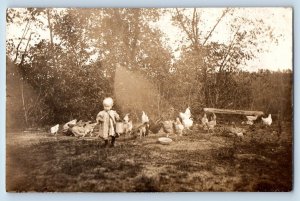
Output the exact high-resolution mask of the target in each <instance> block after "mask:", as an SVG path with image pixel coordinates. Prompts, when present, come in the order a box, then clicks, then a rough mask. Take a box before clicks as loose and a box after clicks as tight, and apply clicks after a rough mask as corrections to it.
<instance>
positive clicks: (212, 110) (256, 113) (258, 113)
mask: <svg viewBox="0 0 300 201" xmlns="http://www.w3.org/2000/svg"><path fill="white" fill-rule="evenodd" d="M203 110H204V112H210V113H217V114H240V115H245V116H248V115H249V116H250V115H253V116H262V115H264V112H262V111H246V110H229V109H217V108H203Z"/></svg>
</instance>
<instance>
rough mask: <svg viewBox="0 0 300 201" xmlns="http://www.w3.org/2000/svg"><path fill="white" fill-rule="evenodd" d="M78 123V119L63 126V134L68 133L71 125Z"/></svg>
mask: <svg viewBox="0 0 300 201" xmlns="http://www.w3.org/2000/svg"><path fill="white" fill-rule="evenodd" d="M76 123H77V119H73V120H72V121H69V122H67V123H65V125H63V132H66V131H67V130H68V129H69V128H70V126H69V125H75V124H76Z"/></svg>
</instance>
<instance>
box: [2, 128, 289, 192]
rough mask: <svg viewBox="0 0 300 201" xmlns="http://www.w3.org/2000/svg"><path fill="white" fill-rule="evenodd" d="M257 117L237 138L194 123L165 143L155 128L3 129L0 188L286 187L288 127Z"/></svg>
mask: <svg viewBox="0 0 300 201" xmlns="http://www.w3.org/2000/svg"><path fill="white" fill-rule="evenodd" d="M274 131H276V129H275V128H273V127H271V128H263V127H261V126H260V125H257V126H255V127H254V128H252V129H248V132H247V133H246V134H245V136H244V137H242V138H238V137H234V136H232V135H229V134H228V133H226V132H222V129H221V128H219V129H217V130H216V132H215V133H214V134H208V133H207V132H206V131H201V130H194V131H193V132H192V133H189V134H188V135H185V136H182V137H181V138H178V139H177V141H174V142H173V143H172V144H170V145H161V144H159V143H157V139H158V137H159V136H165V134H163V133H160V134H157V135H154V134H151V135H150V136H147V137H145V138H143V139H139V138H137V139H134V140H133V139H127V138H124V137H122V136H121V137H120V138H118V139H117V146H116V147H115V148H107V149H104V148H101V144H102V143H103V142H102V141H101V140H100V139H97V138H91V137H89V138H85V139H77V138H74V137H67V136H62V135H58V136H57V137H54V136H51V135H50V134H47V133H34V132H31V133H24V132H15V133H7V149H6V150H7V164H6V166H7V176H6V180H7V181H6V183H7V191H17V192H24V191H26V192H27V191H38V192H40V191H49V192H54V191H62V192H69V191H79V192H87V191H88V192H106V191H108V192H157V191H159V192H161V191H165V192H169V191H184V192H186V191H290V190H292V162H293V161H292V158H293V157H292V154H293V153H292V131H291V124H289V123H285V124H284V127H283V132H282V134H281V135H280V136H277V135H276V133H275V132H274Z"/></svg>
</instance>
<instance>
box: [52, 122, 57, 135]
mask: <svg viewBox="0 0 300 201" xmlns="http://www.w3.org/2000/svg"><path fill="white" fill-rule="evenodd" d="M58 129H59V124H56V125H55V126H53V127H51V128H50V133H51V134H54V135H56V134H57V131H58Z"/></svg>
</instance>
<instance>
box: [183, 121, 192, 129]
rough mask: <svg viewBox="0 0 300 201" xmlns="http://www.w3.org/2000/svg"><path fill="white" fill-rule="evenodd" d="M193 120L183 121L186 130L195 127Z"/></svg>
mask: <svg viewBox="0 0 300 201" xmlns="http://www.w3.org/2000/svg"><path fill="white" fill-rule="evenodd" d="M193 123H194V122H193V120H192V119H182V124H183V126H184V128H186V129H188V130H190V128H191V127H192V126H193Z"/></svg>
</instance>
